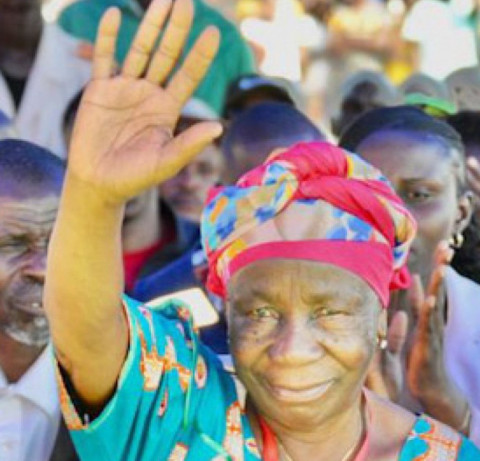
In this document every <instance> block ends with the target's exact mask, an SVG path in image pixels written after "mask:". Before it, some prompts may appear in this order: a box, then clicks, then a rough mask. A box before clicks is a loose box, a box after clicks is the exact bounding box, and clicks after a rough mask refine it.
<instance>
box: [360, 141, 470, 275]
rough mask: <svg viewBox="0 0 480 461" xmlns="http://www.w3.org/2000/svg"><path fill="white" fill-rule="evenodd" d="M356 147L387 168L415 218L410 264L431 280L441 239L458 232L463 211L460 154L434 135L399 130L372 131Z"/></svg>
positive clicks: (390, 178) (380, 165) (385, 173)
mask: <svg viewBox="0 0 480 461" xmlns="http://www.w3.org/2000/svg"><path fill="white" fill-rule="evenodd" d="M357 151H358V153H359V154H360V155H361V156H362V157H363V158H365V159H366V160H367V161H368V162H370V163H371V164H372V165H374V166H375V167H377V168H378V169H380V170H381V171H382V172H383V174H384V175H385V176H386V177H387V178H388V179H389V180H390V182H391V184H392V186H393V187H394V189H395V191H396V192H397V194H398V195H399V196H400V197H401V198H402V199H403V201H404V202H405V205H406V206H407V208H408V210H409V211H410V212H411V213H412V214H413V216H414V217H415V219H416V221H417V224H418V231H417V236H416V238H415V241H414V242H413V245H412V250H411V253H410V256H409V268H410V270H411V271H412V272H415V273H419V274H420V275H421V276H422V278H423V280H424V281H427V280H428V278H429V275H430V273H431V270H432V264H433V256H434V252H435V249H436V247H437V245H438V243H439V242H440V241H441V240H448V239H449V238H450V237H451V236H452V235H453V234H454V232H455V229H456V221H457V220H458V219H459V217H460V214H461V212H460V209H459V200H458V192H457V178H456V174H455V169H454V166H453V159H454V155H457V154H453V153H449V152H448V151H447V150H446V147H444V146H443V145H442V144H441V143H440V142H438V141H436V140H432V139H431V140H429V141H428V140H425V139H423V140H422V139H421V138H419V137H417V136H415V135H410V134H406V133H397V132H385V133H378V134H376V135H373V136H371V137H370V138H368V139H366V140H365V141H364V142H362V143H361V144H360V146H358V148H357Z"/></svg>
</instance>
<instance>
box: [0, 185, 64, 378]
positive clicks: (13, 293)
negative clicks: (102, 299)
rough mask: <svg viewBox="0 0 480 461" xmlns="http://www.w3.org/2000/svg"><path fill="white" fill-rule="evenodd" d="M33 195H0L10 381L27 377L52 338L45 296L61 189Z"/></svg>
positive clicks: (2, 315) (4, 346)
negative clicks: (26, 373) (51, 237)
mask: <svg viewBox="0 0 480 461" xmlns="http://www.w3.org/2000/svg"><path fill="white" fill-rule="evenodd" d="M24 190H25V188H24ZM32 192H33V191H32ZM34 192H35V195H33V193H32V196H30V197H28V196H27V197H26V196H25V194H24V191H22V192H19V191H15V189H13V190H12V189H11V190H10V191H9V193H8V195H7V194H6V193H5V191H4V193H2V191H1V190H0V208H1V210H2V214H1V215H0V367H1V369H2V370H3V372H4V373H5V375H6V377H7V380H8V381H9V382H16V381H18V379H20V378H21V377H22V376H23V374H24V373H25V372H26V371H27V370H28V369H29V368H30V366H31V365H32V364H33V362H35V360H36V359H37V358H38V356H39V355H40V354H41V352H42V351H43V349H44V347H45V345H46V344H47V342H48V339H49V331H48V324H47V320H46V316H45V312H44V310H43V303H42V296H43V285H44V282H45V267H46V259H47V244H48V241H49V239H50V234H51V232H52V229H53V224H54V220H55V217H56V213H57V209H58V205H59V197H60V185H58V187H57V188H56V190H55V189H54V190H53V191H52V190H50V191H43V193H42V191H34Z"/></svg>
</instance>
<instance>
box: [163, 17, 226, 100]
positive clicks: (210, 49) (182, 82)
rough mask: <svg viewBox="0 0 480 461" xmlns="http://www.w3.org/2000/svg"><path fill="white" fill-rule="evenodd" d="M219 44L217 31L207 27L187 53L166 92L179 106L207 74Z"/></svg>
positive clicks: (214, 28)
mask: <svg viewBox="0 0 480 461" xmlns="http://www.w3.org/2000/svg"><path fill="white" fill-rule="evenodd" d="M219 44H220V32H219V31H218V29H217V28H216V27H213V26H210V27H207V29H205V30H204V31H203V33H202V35H201V36H200V38H199V39H198V40H197V41H196V43H195V45H194V46H193V48H192V49H191V51H190V53H188V56H187V57H186V58H185V61H184V63H183V65H182V67H181V68H180V69H179V70H178V71H177V72H176V73H175V75H174V76H173V77H172V79H171V81H170V83H169V84H168V86H167V91H168V93H169V94H170V95H171V96H172V97H173V98H174V99H175V100H176V101H178V102H179V104H180V105H181V106H183V104H185V102H187V100H188V99H189V98H190V97H191V95H192V94H193V93H194V91H195V90H196V88H197V86H198V85H199V83H200V82H201V81H202V79H203V77H204V76H205V74H206V73H207V71H208V69H209V67H210V64H211V63H212V61H213V59H214V57H215V55H216V54H217V50H218V46H219Z"/></svg>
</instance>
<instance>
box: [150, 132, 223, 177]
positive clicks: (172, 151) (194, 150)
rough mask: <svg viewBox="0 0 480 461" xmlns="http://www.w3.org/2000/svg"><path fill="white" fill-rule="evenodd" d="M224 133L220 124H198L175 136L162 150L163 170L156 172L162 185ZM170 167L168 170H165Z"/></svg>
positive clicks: (159, 169)
mask: <svg viewBox="0 0 480 461" xmlns="http://www.w3.org/2000/svg"><path fill="white" fill-rule="evenodd" d="M222 131H223V127H222V125H221V123H220V122H202V123H197V124H195V125H193V126H191V127H190V128H188V129H187V130H185V131H183V132H182V133H180V134H179V135H177V136H175V137H174V138H173V139H172V140H170V141H169V142H168V144H167V145H166V146H165V147H164V148H163V149H162V162H161V168H158V171H156V172H155V177H156V181H157V182H158V183H161V182H163V181H165V180H167V179H169V178H171V177H173V176H175V175H176V174H177V173H178V172H179V171H180V170H181V169H182V168H183V167H184V166H185V165H187V164H188V163H189V162H190V161H191V160H192V159H193V158H195V157H196V156H197V155H198V154H199V153H200V152H201V151H202V150H204V149H205V147H207V146H208V145H209V144H211V143H212V142H213V141H214V140H215V139H216V138H218V137H219V136H220V135H221V134H222ZM165 165H168V170H166V169H165Z"/></svg>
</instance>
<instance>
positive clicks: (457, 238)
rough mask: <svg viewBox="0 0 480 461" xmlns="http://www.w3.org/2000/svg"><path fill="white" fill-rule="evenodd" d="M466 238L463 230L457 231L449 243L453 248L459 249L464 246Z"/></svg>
mask: <svg viewBox="0 0 480 461" xmlns="http://www.w3.org/2000/svg"><path fill="white" fill-rule="evenodd" d="M464 240H465V238H464V237H463V234H462V233H461V232H457V233H456V234H453V235H452V236H451V237H450V238H449V239H448V244H449V245H450V247H451V248H453V249H455V250H458V249H459V248H461V247H462V245H463V242H464Z"/></svg>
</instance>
